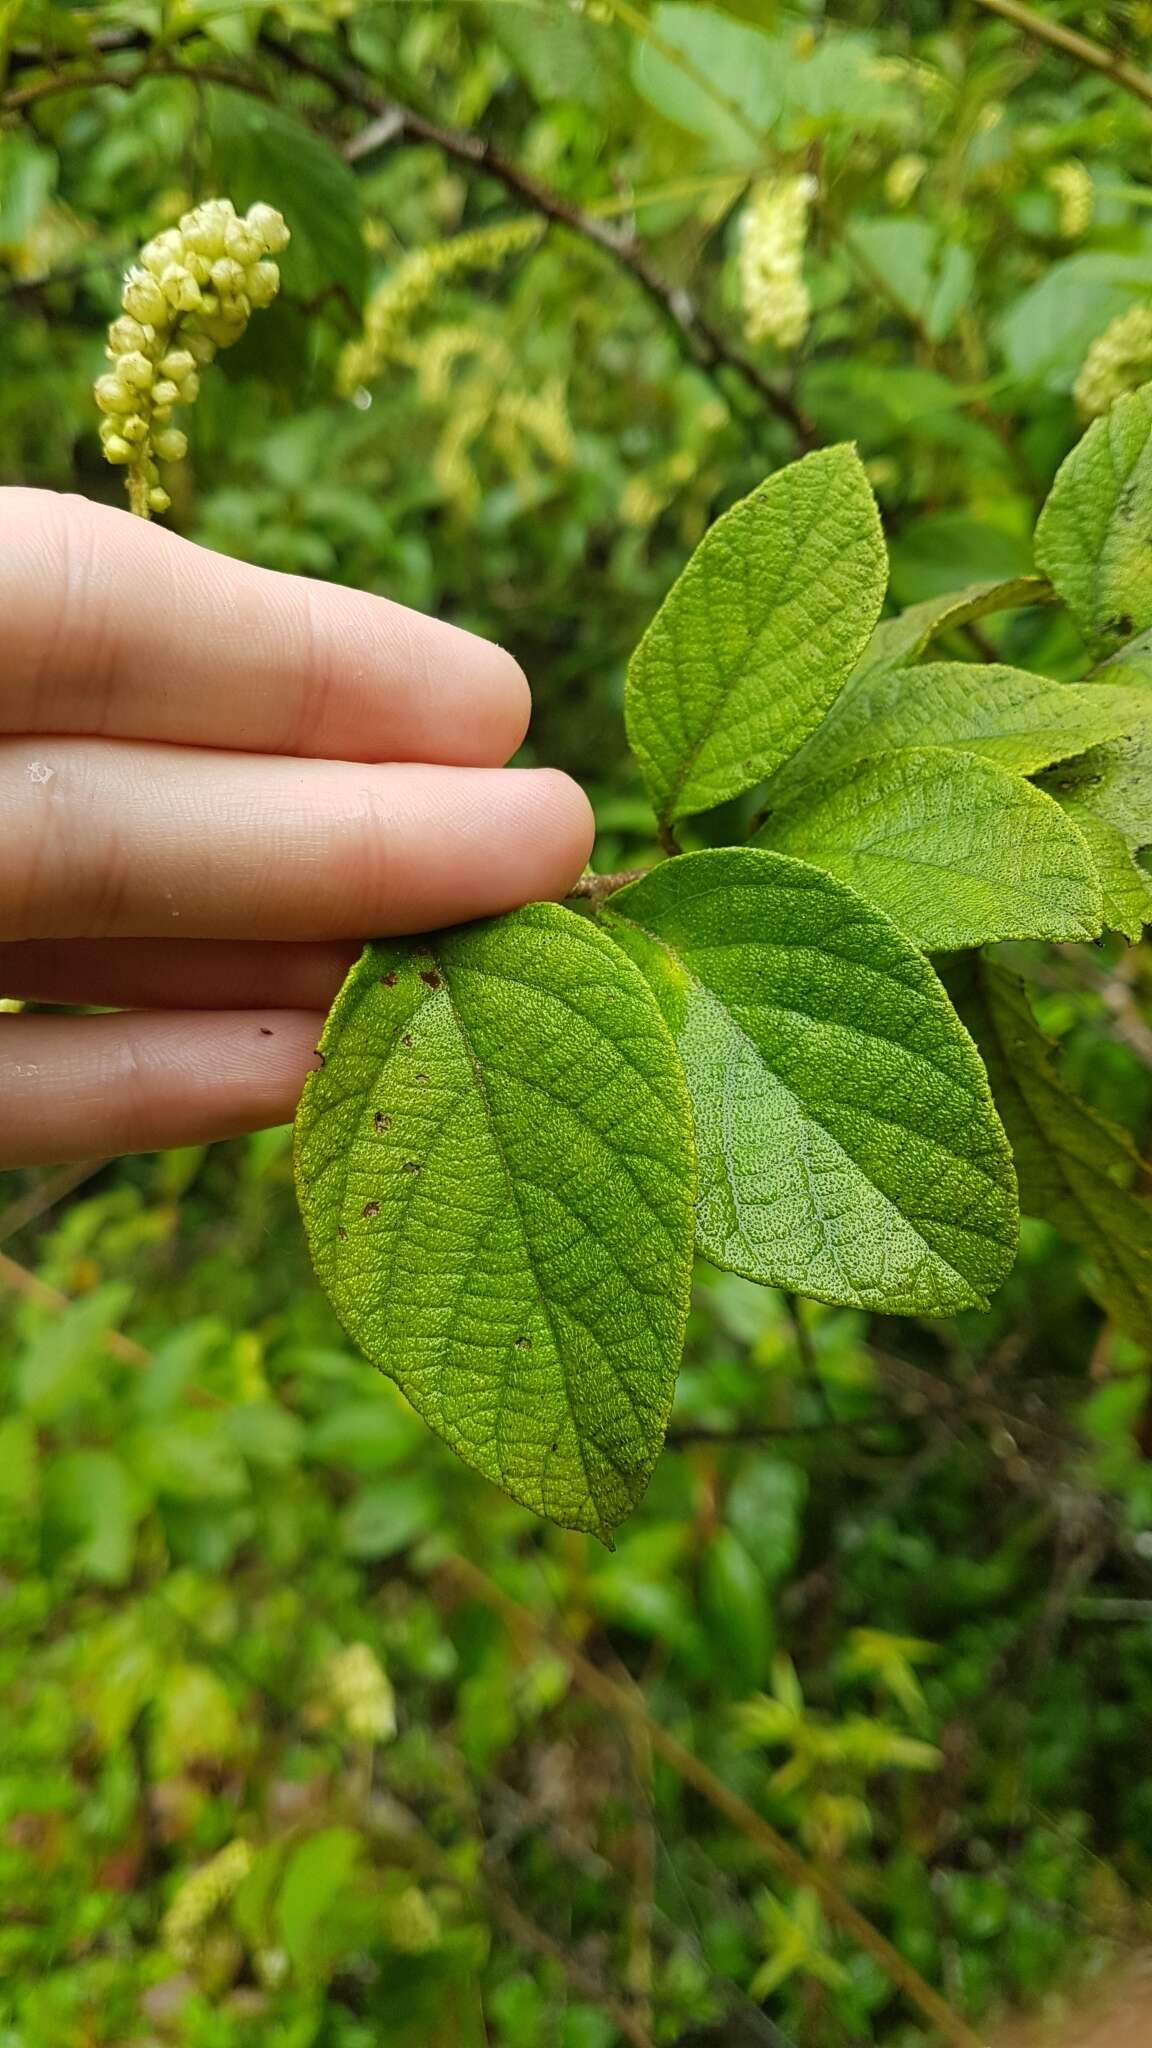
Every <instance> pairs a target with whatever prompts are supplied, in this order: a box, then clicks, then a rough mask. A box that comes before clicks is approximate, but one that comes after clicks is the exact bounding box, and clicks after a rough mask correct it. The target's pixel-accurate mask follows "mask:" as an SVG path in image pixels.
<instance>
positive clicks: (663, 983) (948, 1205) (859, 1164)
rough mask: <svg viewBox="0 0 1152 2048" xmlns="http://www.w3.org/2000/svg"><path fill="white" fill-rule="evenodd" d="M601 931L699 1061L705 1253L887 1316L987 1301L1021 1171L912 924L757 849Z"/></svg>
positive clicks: (681, 881) (1009, 1232)
mask: <svg viewBox="0 0 1152 2048" xmlns="http://www.w3.org/2000/svg"><path fill="white" fill-rule="evenodd" d="M602 915H603V916H604V918H605V921H606V923H607V925H608V928H609V929H610V930H611V931H612V933H613V934H614V936H615V937H616V938H617V939H618V941H619V943H620V944H621V945H622V946H625V947H626V948H627V950H628V951H629V953H630V954H631V955H632V958H633V959H634V960H635V961H636V962H637V965H638V966H639V967H640V968H641V969H642V970H643V972H644V973H645V974H646V975H647V976H648V979H649V980H650V982H651V984H652V987H653V989H654V990H655V992H656V995H657V998H658V1000H659V1002H660V1005H661V1008H662V1009H663V1011H664V1014H665V1016H666V1018H667V1020H668V1023H669V1026H670V1028H671V1030H672V1032H673V1034H674V1036H675V1038H676V1041H677V1044H678V1046H679V1049H680V1054H681V1057H682V1059H683V1061H684V1066H685V1070H686V1072H687V1075H688V1085H689V1089H690V1091H691V1094H692V1100H693V1108H694V1111H695V1117H696V1142H697V1148H698V1153H699V1160H700V1199H699V1203H698V1214H697V1235H698V1242H699V1246H700V1249H701V1251H702V1252H703V1253H704V1254H705V1255H706V1257H708V1258H710V1259H712V1260H713V1261H714V1263H715V1264H717V1265H721V1266H728V1267H731V1268H733V1269H734V1270H735V1271H737V1272H742V1273H746V1274H747V1275H748V1276H749V1277H750V1278H751V1279H754V1280H761V1281H767V1282H769V1283H772V1284H775V1285H778V1286H781V1287H789V1288H795V1289H796V1290H797V1291H799V1292H800V1293H803V1294H808V1295H814V1296H815V1297H817V1299H820V1300H825V1301H833V1302H842V1303H845V1304H851V1305H855V1306H860V1307H867V1308H876V1309H881V1310H885V1311H887V1312H889V1313H891V1314H898V1313H908V1314H917V1313H924V1314H929V1315H945V1314H948V1313H950V1312H951V1311H952V1310H953V1309H957V1308H961V1307H965V1306H967V1305H969V1304H970V1303H972V1302H975V1301H983V1300H984V1299H986V1297H987V1296H988V1294H989V1293H990V1292H991V1290H992V1289H993V1288H994V1287H996V1286H997V1285H998V1284H999V1282H1000V1281H1001V1280H1002V1279H1003V1277H1004V1274H1005V1273H1006V1272H1007V1270H1008V1267H1009V1266H1010V1265H1011V1263H1012V1257H1013V1253H1014V1249H1015V1242H1016V1201H1015V1184H1014V1180H1013V1173H1012V1161H1011V1155H1010V1153H1009V1151H1008V1147H1007V1144H1006V1142H1005V1139H1004V1134H1003V1132H1002V1130H1001V1129H1000V1125H999V1123H998V1121H997V1118H996V1114H995V1111H994V1109H993V1107H992V1102H991V1098H990V1096H989V1094H988V1087H987V1083H986V1081H985V1078H984V1073H983V1069H982V1067H981V1065H980V1061H979V1059H978V1057H977V1055H976V1051H975V1048H974V1047H973V1045H972V1043H971V1041H970V1040H969V1038H968V1035H967V1033H966V1032H965V1031H964V1030H963V1028H962V1027H961V1025H960V1023H959V1022H958V1020H957V1018H956V1016H955V1014H954V1012H953V1011H952V1008H951V1006H950V1004H949V1002H948V999H947V997H946V996H945V994H944V991H943V989H942V988H941V986H940V983H939V982H938V981H937V979H936V976H935V975H934V974H933V972H932V969H931V967H930V966H929V965H928V962H927V961H926V960H925V959H924V958H923V956H922V955H921V954H920V953H918V952H917V951H916V950H915V948H914V947H913V946H912V945H910V944H909V942H908V940H907V939H905V938H904V937H903V935H902V934H901V933H900V932H898V931H897V929H896V927H895V926H894V925H893V924H892V923H890V921H889V920H888V919H887V918H886V917H884V916H883V915H882V914H881V913H880V912H879V911H878V910H875V909H873V907H872V905H871V904H868V903H865V902H863V901H862V899H861V898H860V897H858V896H857V895H856V894H855V893H854V892H853V891H852V890H851V889H847V888H845V887H844V885H843V884H842V883H840V882H837V881H834V880H833V879H832V878H831V877H830V876H828V875H825V874H821V873H820V871H819V870H818V869H817V868H812V867H808V866H807V865H805V864H804V863H803V862H801V861H795V860H789V859H786V858H785V857H784V856H783V855H780V854H774V853H762V852H756V851H752V850H748V849H744V848H739V847H731V848H718V849H716V850H715V851H712V852H708V853H698V854H691V855H689V856H687V858H685V859H681V860H674V861H667V862H665V863H664V864H663V865H662V866H660V867H658V868H656V869H654V870H653V872H652V873H651V874H650V875H646V876H645V877H644V879H643V880H642V881H639V882H634V883H632V884H631V885H630V886H629V887H628V888H626V889H621V890H620V891H619V892H618V893H617V894H616V895H614V896H612V897H610V898H609V899H608V901H607V903H606V904H605V905H604V906H603V911H602Z"/></svg>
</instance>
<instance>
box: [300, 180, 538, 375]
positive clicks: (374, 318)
mask: <svg viewBox="0 0 1152 2048" xmlns="http://www.w3.org/2000/svg"><path fill="white" fill-rule="evenodd" d="M543 233H544V223H543V221H539V220H530V219H516V220H505V221H499V222H497V223H496V224H495V225H494V226H492V227H487V228H470V229H469V230H468V231H467V232H466V233H464V234H462V235H452V236H450V237H449V239H448V240H447V241H444V242H433V243H430V244H429V245H428V246H427V247H426V248H423V249H412V250H410V251H409V252H408V254H407V255H406V256H402V257H401V258H400V261H399V262H398V263H396V264H394V266H393V268H392V269H391V270H390V271H389V272H388V275H387V276H386V277H385V278H384V279H383V280H382V281H381V283H380V284H378V285H377V286H376V289H375V291H374V292H373V293H372V295H371V297H370V298H369V300H368V303H367V305H366V306H365V308H364V332H363V334H362V336H361V337H360V339H359V340H358V341H353V342H349V344H348V347H347V348H346V349H345V351H344V354H343V357H342V359H341V363H340V383H341V386H342V388H343V389H344V390H345V391H354V390H355V389H356V388H357V386H358V385H361V384H371V383H372V382H374V380H375V379H376V378H377V377H379V376H380V374H381V372H382V371H383V369H384V368H385V367H386V365H387V364H388V363H389V362H390V361H392V360H393V359H394V358H395V356H396V353H397V350H398V348H399V347H400V346H401V345H402V343H403V342H404V341H405V340H406V339H407V336H408V331H409V328H410V327H411V324H412V321H413V319H414V318H415V316H416V314H417V313H419V312H420V311H421V310H422V308H423V307H424V306H426V305H427V304H428V303H429V301H430V300H431V299H432V298H434V297H435V295H436V293H437V291H438V290H439V288H440V286H441V285H442V284H445V283H447V281H448V280H449V279H450V278H453V277H459V276H460V275H461V274H462V273H463V272H464V271H467V270H496V269H498V268H499V266H500V264H502V263H504V262H506V261H507V259H508V257H510V256H514V255H516V254H517V253H518V252H519V251H520V250H521V249H529V248H531V246H532V244H533V243H534V242H538V241H539V240H540V237H541V236H542V234H543Z"/></svg>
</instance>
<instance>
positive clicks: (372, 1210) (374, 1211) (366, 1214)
mask: <svg viewBox="0 0 1152 2048" xmlns="http://www.w3.org/2000/svg"><path fill="white" fill-rule="evenodd" d="M360 1214H361V1215H362V1216H363V1218H364V1221H365V1223H374V1222H375V1220H376V1218H377V1216H378V1215H379V1214H380V1204H379V1202H365V1204H364V1207H363V1208H362V1209H361V1211H360Z"/></svg>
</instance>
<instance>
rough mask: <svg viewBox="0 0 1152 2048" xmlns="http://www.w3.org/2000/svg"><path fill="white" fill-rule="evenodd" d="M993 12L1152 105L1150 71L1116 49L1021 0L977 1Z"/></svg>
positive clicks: (1147, 104) (1146, 103)
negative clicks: (1051, 19)
mask: <svg viewBox="0 0 1152 2048" xmlns="http://www.w3.org/2000/svg"><path fill="white" fill-rule="evenodd" d="M977 4H978V5H979V6H981V7H986V8H987V9H988V10H989V12H990V13H992V14H998V15H999V16H1000V18H1001V20H1002V21H1010V22H1011V23H1012V26H1013V27H1014V28H1018V29H1022V30H1023V32H1024V34H1025V35H1029V36H1032V37H1034V38H1035V40H1036V42H1038V43H1047V44H1048V46H1049V48H1050V49H1052V50H1062V51H1063V53H1064V55H1065V56H1066V57H1072V58H1074V59H1075V61H1076V62H1077V64H1084V65H1087V67H1088V69H1089V70H1090V71H1099V72H1100V73H1101V75H1102V76H1103V77H1104V78H1110V79H1111V80H1112V83H1113V85H1120V86H1123V88H1124V90H1125V92H1130V93H1134V94H1135V96H1136V98H1137V99H1138V100H1143V101H1144V103H1145V105H1146V106H1149V107H1152V76H1150V75H1149V73H1148V72H1147V71H1139V70H1137V68H1136V66H1135V65H1134V64H1129V63H1128V62H1127V60H1126V59H1125V58H1124V57H1121V56H1118V55H1117V53H1116V52H1115V51H1114V50H1109V49H1106V48H1105V46H1104V44H1103V43H1094V42H1092V41H1091V39H1090V38H1089V37H1088V36H1082V35H1081V34H1080V33H1079V31H1078V30H1077V29H1074V28H1065V27H1064V24H1063V23H1062V22H1059V21H1050V20H1049V19H1048V17H1047V16H1046V15H1043V14H1034V13H1033V12H1032V9H1031V8H1030V7H1025V6H1023V5H1022V4H1021V0H977Z"/></svg>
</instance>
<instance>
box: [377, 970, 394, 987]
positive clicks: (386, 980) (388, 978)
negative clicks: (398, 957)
mask: <svg viewBox="0 0 1152 2048" xmlns="http://www.w3.org/2000/svg"><path fill="white" fill-rule="evenodd" d="M380 986H381V988H395V986H396V973H395V969H393V971H392V973H391V974H382V975H381V976H380Z"/></svg>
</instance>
